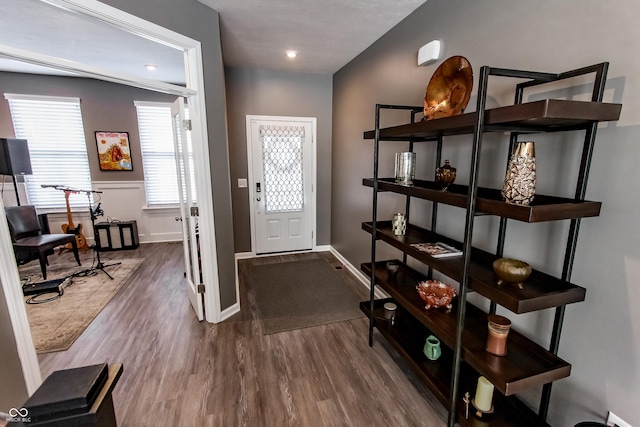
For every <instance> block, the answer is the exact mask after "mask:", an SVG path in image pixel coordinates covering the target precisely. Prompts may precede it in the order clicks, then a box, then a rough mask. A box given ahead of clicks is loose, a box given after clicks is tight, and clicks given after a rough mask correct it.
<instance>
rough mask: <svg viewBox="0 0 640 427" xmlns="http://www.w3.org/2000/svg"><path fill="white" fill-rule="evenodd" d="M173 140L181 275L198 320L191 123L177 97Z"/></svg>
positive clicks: (198, 273)
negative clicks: (180, 240) (178, 194)
mask: <svg viewBox="0 0 640 427" xmlns="http://www.w3.org/2000/svg"><path fill="white" fill-rule="evenodd" d="M171 117H172V124H173V135H174V138H173V142H174V145H175V149H176V167H177V171H178V190H179V193H180V213H181V217H182V235H183V238H182V242H183V246H184V263H185V277H186V278H187V284H188V289H187V293H188V295H189V301H190V302H191V306H192V307H193V309H194V311H195V312H196V315H197V316H198V320H203V319H204V301H203V298H202V294H201V293H198V285H200V284H201V283H202V282H203V280H202V268H201V265H200V248H199V242H198V206H197V205H196V200H195V196H196V191H195V190H196V186H195V174H194V168H193V148H192V146H193V144H192V142H191V125H190V122H189V121H187V114H186V109H185V105H184V98H178V99H177V100H176V101H175V102H174V103H173V104H172V105H171Z"/></svg>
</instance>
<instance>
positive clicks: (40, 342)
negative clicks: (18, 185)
mask: <svg viewBox="0 0 640 427" xmlns="http://www.w3.org/2000/svg"><path fill="white" fill-rule="evenodd" d="M49 259H50V260H52V261H50V265H49V266H48V267H47V280H53V279H58V278H64V277H68V276H70V275H72V274H74V273H78V272H82V271H86V270H87V269H89V268H91V266H92V261H93V255H92V254H91V252H87V253H86V254H83V255H82V256H81V262H82V266H78V264H77V263H76V262H75V260H74V259H73V255H71V254H62V255H51V256H50V257H49ZM143 260H144V259H143V258H130V259H121V260H120V259H119V260H114V261H113V262H121V264H119V265H115V266H112V267H107V268H105V270H106V271H107V272H108V273H109V274H110V275H111V276H112V277H113V280H111V279H109V277H107V275H106V274H104V273H103V272H102V271H99V270H96V271H95V272H94V273H95V274H90V275H86V276H77V277H72V278H71V281H70V282H68V283H66V287H65V288H64V290H63V295H62V296H61V297H60V298H58V299H55V300H53V301H49V302H45V303H42V304H25V307H26V309H27V317H28V318H29V325H30V327H31V335H32V337H33V342H34V344H35V347H36V351H37V352H38V353H40V354H41V353H50V352H55V351H63V350H66V349H68V348H69V347H71V345H72V344H73V343H74V342H75V340H76V339H78V337H79V336H80V335H81V334H82V332H83V331H84V330H85V329H86V328H87V327H88V326H89V324H90V323H91V322H92V321H93V319H95V318H96V316H97V315H98V314H99V313H100V312H101V311H102V309H103V308H104V307H105V306H106V305H107V303H108V302H109V301H110V300H111V298H113V296H114V295H115V294H116V293H117V292H118V290H119V289H120V288H121V287H122V286H123V285H125V284H126V283H128V279H129V277H130V276H131V275H132V274H133V273H134V272H135V271H136V270H137V269H138V267H139V266H140V264H141V263H142V261H143ZM102 261H103V263H105V264H109V262H105V260H104V259H103V260H102ZM18 270H19V273H20V278H21V279H22V280H23V283H27V282H28V283H38V282H41V281H42V280H43V279H42V275H41V272H40V264H39V263H38V262H37V261H34V262H31V263H29V264H26V265H24V266H21V267H20V268H19V269H18ZM50 296H55V294H51V293H50V294H46V295H43V296H41V297H38V299H39V300H42V299H46V298H47V297H50ZM29 298H30V296H25V297H24V299H25V302H26V301H27V300H28V299H29Z"/></svg>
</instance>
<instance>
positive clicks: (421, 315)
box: [361, 261, 571, 396]
mask: <svg viewBox="0 0 640 427" xmlns="http://www.w3.org/2000/svg"><path fill="white" fill-rule="evenodd" d="M385 264H386V262H385V261H382V262H376V264H375V277H376V283H377V284H378V285H379V286H380V287H382V289H384V290H385V291H386V292H387V293H388V294H389V295H390V296H391V297H392V298H393V299H394V301H396V302H397V304H399V305H400V306H401V307H402V308H403V310H404V311H405V312H407V313H409V314H410V315H411V316H412V317H413V318H414V319H416V320H417V321H418V322H419V323H421V324H422V325H423V326H425V327H426V328H427V329H429V330H431V331H432V332H433V334H434V335H436V336H437V337H438V338H439V339H440V341H441V342H442V343H443V344H445V345H446V346H447V347H448V348H453V347H455V332H456V318H457V308H456V307H455V306H454V307H453V308H452V309H451V311H450V312H449V311H447V310H446V308H438V309H433V308H432V309H429V310H427V309H425V303H424V301H422V299H421V298H420V297H419V296H418V293H417V292H416V283H418V282H420V281H423V280H427V278H426V276H424V275H422V274H420V273H419V272H417V271H416V270H414V269H412V268H410V267H408V266H407V265H404V264H401V265H400V268H399V270H398V272H397V273H396V274H395V275H393V276H389V274H388V271H387V269H386V267H385ZM361 267H362V271H364V272H365V273H367V274H371V264H370V263H365V264H363V265H362V266H361ZM466 314H467V315H466V319H465V325H464V332H463V336H462V342H463V344H462V359H463V360H464V361H465V362H466V363H467V364H469V365H470V366H471V367H472V368H473V369H474V370H475V371H476V372H478V373H479V374H480V375H483V376H485V377H486V378H487V379H488V380H489V381H491V383H493V385H494V386H495V387H496V389H497V390H499V391H500V392H501V393H502V394H503V395H505V396H508V395H512V394H514V393H519V392H522V391H524V390H526V389H527V388H530V387H534V386H541V385H543V384H546V383H548V382H550V381H555V380H558V379H561V378H565V377H567V376H569V373H570V372H571V365H569V364H568V363H567V362H565V361H564V360H562V359H560V358H559V357H557V356H555V355H553V354H551V353H550V352H549V351H547V350H546V349H544V348H542V347H541V346H539V345H538V344H536V343H534V342H533V341H531V340H529V339H527V338H526V337H524V336H523V335H521V334H519V333H517V332H516V331H512V332H510V333H509V343H508V352H507V354H506V355H505V356H494V355H492V354H490V353H488V352H486V351H485V342H486V337H487V333H488V332H487V314H486V313H485V312H483V311H482V310H480V309H478V308H476V307H475V306H473V305H472V304H469V303H467V305H466Z"/></svg>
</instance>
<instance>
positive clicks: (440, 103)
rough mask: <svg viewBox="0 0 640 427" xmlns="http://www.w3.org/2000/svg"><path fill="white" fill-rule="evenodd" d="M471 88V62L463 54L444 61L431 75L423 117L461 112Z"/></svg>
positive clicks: (467, 100) (431, 117)
mask: <svg viewBox="0 0 640 427" xmlns="http://www.w3.org/2000/svg"><path fill="white" fill-rule="evenodd" d="M472 88H473V70H472V69H471V63H470V62H469V61H468V60H467V59H466V58H465V57H463V56H452V57H451V58H449V59H447V60H446V61H444V62H443V63H442V64H440V66H439V67H438V69H437V70H436V71H435V73H433V76H431V80H430V81H429V85H428V86H427V92H426V93H425V95H424V119H423V120H431V119H438V118H440V117H449V116H455V115H458V114H462V112H463V111H464V109H465V108H466V107H467V104H468V103H469V98H470V97H471V89H472Z"/></svg>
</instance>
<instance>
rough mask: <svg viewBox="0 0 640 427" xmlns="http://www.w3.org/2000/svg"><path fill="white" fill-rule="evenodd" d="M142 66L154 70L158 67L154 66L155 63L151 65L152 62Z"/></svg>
mask: <svg viewBox="0 0 640 427" xmlns="http://www.w3.org/2000/svg"><path fill="white" fill-rule="evenodd" d="M144 67H145V68H146V69H147V70H149V71H155V70H156V68H158V67H156V66H155V65H153V64H147V65H145V66H144Z"/></svg>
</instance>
